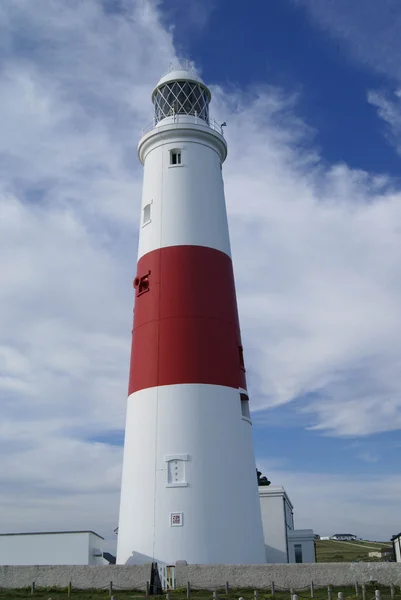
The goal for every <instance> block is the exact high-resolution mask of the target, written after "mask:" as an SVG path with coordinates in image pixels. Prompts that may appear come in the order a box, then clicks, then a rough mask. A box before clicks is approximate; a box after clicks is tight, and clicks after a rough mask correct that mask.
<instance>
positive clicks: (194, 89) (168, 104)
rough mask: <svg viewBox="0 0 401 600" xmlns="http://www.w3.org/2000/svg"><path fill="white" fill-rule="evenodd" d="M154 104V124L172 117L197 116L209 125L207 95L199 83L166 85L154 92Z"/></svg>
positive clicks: (185, 82)
mask: <svg viewBox="0 0 401 600" xmlns="http://www.w3.org/2000/svg"><path fill="white" fill-rule="evenodd" d="M154 104H155V118H156V122H158V121H161V120H162V119H164V118H165V117H171V116H173V115H197V116H198V117H200V118H201V119H203V120H204V121H206V122H207V123H209V102H208V95H207V92H206V90H205V89H204V88H203V87H202V86H201V85H199V83H193V82H191V81H173V82H171V83H166V84H165V85H162V86H161V87H160V88H159V89H158V90H157V91H156V94H155V97H154Z"/></svg>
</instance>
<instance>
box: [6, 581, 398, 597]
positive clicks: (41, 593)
mask: <svg viewBox="0 0 401 600" xmlns="http://www.w3.org/2000/svg"><path fill="white" fill-rule="evenodd" d="M376 589H380V591H381V599H382V600H391V592H390V587H388V586H380V585H378V584H375V583H371V584H369V585H367V586H366V600H374V596H375V590H376ZM355 591H356V590H355V587H339V588H336V587H333V588H332V598H333V600H336V599H337V593H338V592H343V594H344V600H362V591H361V588H359V590H358V591H359V595H358V596H357V595H356V593H355ZM294 593H295V594H297V595H298V597H299V599H300V600H310V598H311V595H310V588H309V587H307V588H303V589H299V590H294ZM217 594H218V600H238V598H240V597H243V598H245V600H254V595H253V590H249V589H235V590H234V589H233V590H230V591H229V593H228V594H227V595H226V593H225V590H217ZM113 597H114V598H115V599H116V600H120V599H121V600H128V599H131V600H145V598H146V596H145V594H144V593H141V592H137V591H126V590H114V591H113ZM169 597H170V599H171V600H187V595H186V591H185V590H184V589H180V590H176V591H171V592H169ZM258 597H259V600H290V592H289V590H283V589H281V588H277V587H276V591H275V594H274V596H272V595H271V593H270V590H265V591H263V590H259V596H258ZM33 598H37V599H38V600H39V599H40V600H50V599H51V600H67V599H68V594H67V589H66V588H65V589H48V588H47V589H39V588H37V589H36V590H35V593H34V595H31V589H30V588H25V589H18V590H5V589H0V600H3V599H4V600H24V599H26V600H28V599H29V600H33ZM71 598H72V599H73V600H110V595H109V590H74V589H72V591H71ZM152 598H153V596H150V600H152ZM154 598H155V600H156V599H157V598H160V600H164V599H165V598H166V596H165V594H163V595H161V596H154ZM314 598H315V600H327V598H328V592H327V587H325V588H321V589H319V588H317V589H315V591H314ZM212 599H213V594H212V592H210V591H204V590H203V591H202V590H199V591H195V590H193V591H191V600H212ZM394 599H395V600H401V591H400V588H399V587H398V586H397V587H396V588H395V596H394Z"/></svg>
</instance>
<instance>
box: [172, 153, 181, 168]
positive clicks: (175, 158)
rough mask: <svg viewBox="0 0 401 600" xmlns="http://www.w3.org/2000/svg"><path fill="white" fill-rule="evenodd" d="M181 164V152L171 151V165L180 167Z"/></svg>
mask: <svg viewBox="0 0 401 600" xmlns="http://www.w3.org/2000/svg"><path fill="white" fill-rule="evenodd" d="M180 164H181V150H171V151H170V165H180Z"/></svg>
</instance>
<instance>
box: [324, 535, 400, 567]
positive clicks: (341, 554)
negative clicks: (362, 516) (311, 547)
mask: <svg viewBox="0 0 401 600" xmlns="http://www.w3.org/2000/svg"><path fill="white" fill-rule="evenodd" d="M384 546H389V547H390V548H391V544H389V543H388V542H387V543H386V542H369V541H367V540H363V541H355V542H352V543H347V542H339V541H337V540H316V560H317V562H354V561H357V560H360V561H363V562H381V559H380V558H371V557H370V556H369V552H374V551H375V548H382V547H384Z"/></svg>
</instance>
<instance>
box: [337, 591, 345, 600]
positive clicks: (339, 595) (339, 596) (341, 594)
mask: <svg viewBox="0 0 401 600" xmlns="http://www.w3.org/2000/svg"><path fill="white" fill-rule="evenodd" d="M337 597H338V600H344V594H343V593H342V592H338V594H337Z"/></svg>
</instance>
